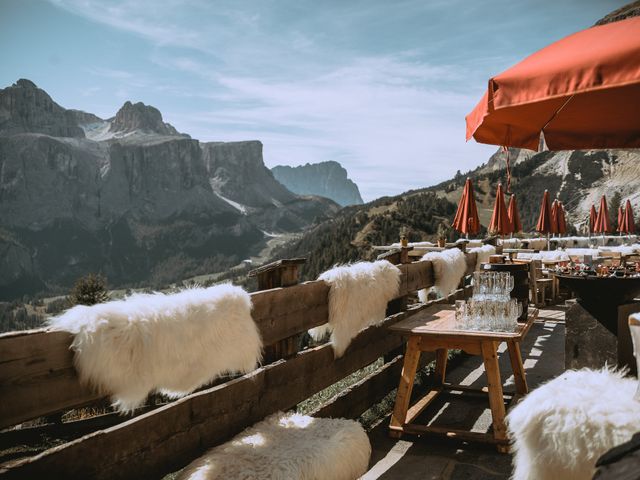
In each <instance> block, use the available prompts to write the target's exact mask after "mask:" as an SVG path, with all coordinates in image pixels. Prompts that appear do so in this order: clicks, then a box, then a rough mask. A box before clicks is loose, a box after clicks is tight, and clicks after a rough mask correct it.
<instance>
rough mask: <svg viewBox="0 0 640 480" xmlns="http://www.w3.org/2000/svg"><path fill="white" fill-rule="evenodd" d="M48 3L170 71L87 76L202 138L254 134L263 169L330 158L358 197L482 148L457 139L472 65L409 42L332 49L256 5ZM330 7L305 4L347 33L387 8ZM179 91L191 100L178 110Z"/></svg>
mask: <svg viewBox="0 0 640 480" xmlns="http://www.w3.org/2000/svg"><path fill="white" fill-rule="evenodd" d="M51 1H52V2H53V3H54V4H55V5H57V6H59V7H61V8H64V9H66V10H67V11H70V12H72V13H74V14H77V15H80V16H83V17H85V18H89V19H90V20H92V21H95V22H99V23H102V24H105V25H108V26H110V27H113V28H116V29H119V30H122V31H126V32H130V33H133V34H135V35H138V36H140V37H142V38H144V39H146V40H148V41H149V42H150V43H151V44H152V45H153V46H154V49H153V53H152V58H150V59H149V60H150V62H152V65H154V66H155V67H156V68H161V69H162V70H163V71H167V72H171V73H173V74H174V77H175V78H173V80H172V81H171V82H168V83H167V82H166V81H165V80H166V79H165V80H160V79H157V78H154V76H153V75H145V74H140V73H137V72H130V71H124V70H121V69H109V68H99V69H95V68H94V69H93V70H92V71H91V73H92V74H94V75H98V76H103V77H106V78H110V79H113V81H114V82H118V84H119V86H118V87H117V88H115V89H114V91H115V96H116V97H117V98H118V100H124V99H130V97H129V95H130V94H131V93H132V92H135V91H136V89H138V91H141V90H147V91H149V90H150V89H154V90H156V91H161V92H162V93H163V94H165V95H170V96H172V97H173V98H175V99H176V101H175V102H174V103H175V104H176V105H179V106H180V107H178V106H176V107H175V108H170V109H169V110H167V109H166V107H165V108H163V114H164V117H165V120H167V121H169V122H171V123H172V124H174V125H175V126H176V127H177V128H178V129H179V130H180V131H184V132H187V133H189V134H191V135H192V136H193V137H194V138H199V139H201V140H204V141H207V140H245V139H259V140H262V141H263V143H264V145H265V149H264V151H265V161H266V163H267V164H268V165H269V166H273V165H276V164H293V165H296V164H300V163H306V162H318V161H324V160H338V161H340V162H341V163H342V164H343V165H344V166H345V167H346V168H347V170H348V171H349V174H350V177H351V178H352V179H354V180H355V181H356V182H357V183H358V185H359V186H360V188H361V191H362V193H363V196H364V197H365V199H373V198H375V197H377V196H380V195H384V194H392V193H399V192H401V191H404V190H407V189H410V188H419V187H423V186H427V185H429V184H432V183H434V182H437V181H440V180H443V179H445V178H447V177H449V176H451V175H452V174H453V173H455V171H456V170H457V169H461V170H467V169H469V168H472V167H473V166H475V165H477V164H479V163H481V162H482V161H484V160H485V159H486V158H487V156H488V153H490V152H492V151H493V150H494V148H493V147H484V146H478V145H475V144H465V143H464V115H465V114H466V113H467V112H468V111H469V110H471V108H472V107H473V106H474V105H475V103H476V101H477V99H478V98H479V96H480V94H481V91H482V84H481V83H480V84H476V88H475V89H473V91H472V92H471V93H466V92H468V91H469V90H468V88H467V87H468V85H469V84H470V83H472V82H475V80H476V78H475V76H477V72H475V71H468V70H465V67H461V66H455V65H450V64H447V63H446V62H443V61H442V60H440V61H439V62H435V61H427V60H425V57H424V55H422V56H421V54H420V53H421V50H420V49H419V48H416V49H412V50H407V49H400V50H396V51H392V52H384V53H382V52H378V51H375V49H372V51H371V52H368V53H363V52H358V51H356V50H355V49H353V48H351V47H347V46H345V47H344V48H334V46H333V44H332V42H330V41H329V40H330V39H327V38H326V33H325V32H323V31H321V32H319V33H318V32H314V31H312V29H311V28H309V27H308V25H307V24H304V22H302V23H301V22H297V23H295V22H289V23H287V24H286V26H283V25H280V24H279V25H276V26H274V22H273V18H271V17H273V15H275V14H274V13H273V12H272V11H271V10H269V8H268V7H264V8H262V9H260V8H259V7H257V8H256V9H255V11H249V9H245V11H242V10H240V9H234V8H230V7H228V6H226V7H225V6H224V4H221V3H219V2H215V3H214V2H207V1H205V0H191V1H188V2H184V1H178V0H170V1H168V2H162V8H159V7H158V4H157V3H156V2H154V1H153V2H152V1H150V0H136V1H132V0H117V1H112V2H100V1H98V0H51ZM253 5H254V6H257V5H261V4H253ZM419 5H420V3H419V2H418V3H415V4H414V5H413V7H411V8H414V7H415V8H417V7H416V6H419ZM340 8H343V9H344V10H345V11H344V15H338V14H335V12H333V13H334V14H332V15H329V14H328V13H323V12H316V13H318V14H319V15H321V16H322V15H324V16H325V18H324V20H323V18H317V19H315V21H316V23H320V24H321V23H322V22H323V21H329V20H331V19H332V18H333V19H334V20H336V25H337V27H335V28H338V29H342V30H343V31H344V32H347V33H344V35H348V34H349V33H348V32H350V30H351V29H353V28H355V27H357V26H358V25H359V22H361V21H363V19H364V17H365V16H368V17H369V18H371V17H376V21H381V20H380V18H382V16H383V15H384V13H385V12H386V11H387V8H386V6H384V5H382V6H381V4H378V5H377V6H372V7H371V8H370V9H364V10H366V13H365V11H364V10H363V8H362V5H361V6H360V7H359V8H355V7H354V8H350V7H349V6H341V7H340ZM425 8H427V7H425ZM428 8H435V7H433V6H429V7H428ZM321 10H322V9H321ZM334 17H335V18H334ZM377 17H380V18H377ZM281 23H282V22H281ZM284 23H286V22H284ZM278 27H280V28H278ZM323 35H324V37H323ZM478 78H479V77H478ZM471 79H473V80H471ZM194 84H197V85H198V87H197V88H194V86H193V85H194ZM203 85H204V87H203ZM463 92H465V93H463ZM180 99H183V100H185V99H196V100H200V102H194V104H195V106H193V107H191V108H182V107H181V105H180V103H181V102H180V101H179V100H180Z"/></svg>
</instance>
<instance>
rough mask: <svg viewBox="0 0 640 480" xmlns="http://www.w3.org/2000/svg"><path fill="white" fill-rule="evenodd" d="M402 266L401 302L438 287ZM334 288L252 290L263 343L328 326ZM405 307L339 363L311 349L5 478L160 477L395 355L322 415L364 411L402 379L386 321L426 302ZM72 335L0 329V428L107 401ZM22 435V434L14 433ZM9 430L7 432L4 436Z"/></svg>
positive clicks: (422, 268)
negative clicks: (90, 384) (89, 384)
mask: <svg viewBox="0 0 640 480" xmlns="http://www.w3.org/2000/svg"><path fill="white" fill-rule="evenodd" d="M475 263H476V256H475V254H467V266H468V268H467V273H471V272H472V271H473V269H474V267H475ZM398 267H399V268H400V269H401V271H402V277H401V278H402V280H401V287H400V292H399V295H398V298H406V296H407V295H409V294H411V293H412V292H415V291H417V290H419V289H422V288H428V287H430V286H432V285H433V269H432V264H431V262H414V263H408V264H402V265H398ZM328 292H329V287H328V286H327V284H325V283H324V282H322V281H314V282H306V283H302V284H297V285H292V286H289V287H284V288H274V289H271V290H265V291H261V292H256V293H252V294H251V298H252V302H253V312H252V316H253V318H254V320H255V322H256V323H257V324H258V326H259V329H260V332H261V334H262V337H263V342H264V344H265V345H270V344H275V343H277V342H279V341H282V340H285V339H287V338H290V337H292V336H294V335H296V334H299V333H300V332H304V331H306V330H308V329H309V328H312V327H315V326H318V325H322V324H324V323H326V322H327V317H328ZM468 293H469V291H468V289H466V290H465V289H461V290H458V291H456V292H455V293H454V294H452V295H450V296H449V297H448V298H446V299H443V300H441V301H442V302H448V303H451V302H453V300H454V299H455V298H462V297H465V296H467V295H468ZM392 303H393V302H392ZM397 304H398V303H397V302H396V305H397ZM400 305H401V307H400V309H401V311H399V312H398V313H394V314H393V315H390V316H389V317H387V319H386V320H385V322H384V323H383V324H381V325H379V326H375V327H370V328H368V329H366V330H364V331H363V332H361V333H360V334H359V335H358V336H357V337H356V338H355V339H354V341H353V342H352V344H351V345H350V346H349V348H348V350H347V352H346V353H345V355H344V356H343V357H341V358H339V359H334V354H333V349H332V347H331V345H330V344H324V345H321V346H318V347H315V348H309V349H306V350H303V351H301V352H299V353H297V354H295V355H294V356H292V357H291V358H287V359H280V360H277V361H275V362H273V363H270V364H268V365H264V366H262V367H260V368H258V369H257V370H255V371H253V372H251V373H249V374H247V375H243V376H241V377H238V378H235V379H233V380H230V381H228V382H226V383H222V384H219V385H215V386H213V387H210V388H206V389H204V390H201V391H198V392H196V393H193V394H191V395H188V396H186V397H184V398H182V399H180V400H177V401H174V402H171V403H168V404H166V405H164V406H161V407H159V408H156V409H153V410H151V411H148V412H146V413H142V414H139V415H137V416H135V417H133V418H131V419H129V420H126V421H123V422H121V423H119V424H117V425H113V426H109V427H107V428H103V429H100V430H97V431H93V432H91V433H88V434H86V435H84V436H81V437H80V438H77V439H76V440H73V441H70V442H68V443H65V444H62V445H60V446H56V447H53V448H50V449H49V450H46V451H44V452H42V453H40V454H38V455H35V456H32V457H27V458H21V459H17V460H10V461H8V462H5V463H4V464H1V465H0V476H2V477H3V478H40V477H45V476H46V477H47V478H56V477H61V478H62V477H64V478H69V477H74V478H75V477H82V478H98V479H101V478H105V479H106V478H140V477H150V476H161V475H163V474H166V473H168V472H171V471H175V470H177V469H179V468H182V467H183V466H185V465H186V464H187V463H189V462H190V461H191V460H193V459H194V458H195V457H197V456H198V455H200V454H202V453H203V452H204V451H205V450H206V449H208V448H211V447H212V446H215V445H217V444H220V443H222V442H224V441H226V440H228V439H229V438H230V437H232V436H233V435H235V434H237V433H238V432H240V431H241V430H242V429H244V428H246V427H247V426H249V425H251V424H253V423H255V422H257V421H259V420H261V419H262V418H264V417H265V416H267V415H269V414H271V413H273V412H276V411H278V410H287V409H290V408H293V407H295V406H296V405H297V404H298V403H300V402H302V401H303V400H305V399H307V398H309V397H310V396H312V395H314V394H315V393H317V392H319V391H321V390H323V389H325V388H327V387H329V386H331V385H332V384H334V383H336V382H338V381H340V380H341V379H343V378H344V377H346V376H347V375H349V374H351V373H353V372H355V371H357V370H359V369H361V368H363V367H365V366H367V365H369V364H371V363H373V362H375V361H376V360H377V359H378V358H380V357H382V356H385V355H387V356H388V354H390V352H391V353H394V355H392V358H390V359H389V361H388V362H387V363H386V364H385V365H384V367H383V368H381V369H380V370H379V371H377V372H375V373H374V374H372V375H370V376H369V377H367V378H365V379H363V380H361V381H360V382H358V383H357V384H355V385H354V386H352V387H350V388H349V389H348V390H347V391H345V392H343V393H342V394H340V395H338V397H336V398H335V399H333V400H332V401H330V402H328V404H327V405H325V406H323V407H322V408H320V409H319V410H318V411H317V412H316V413H317V414H318V415H320V416H346V417H357V416H358V415H360V414H361V413H362V412H364V411H365V410H366V409H367V408H369V406H371V405H372V404H373V403H375V402H376V401H378V400H379V399H380V398H382V397H383V396H384V395H386V393H388V392H389V391H390V390H391V389H392V388H394V387H395V385H396V384H397V380H398V376H399V375H398V372H399V369H400V364H401V357H399V356H398V353H401V351H400V350H399V349H400V348H401V347H402V346H403V344H404V341H403V339H402V338H401V337H399V336H398V335H397V334H395V333H392V332H390V331H389V330H388V329H387V327H388V326H390V325H392V324H393V323H396V322H398V321H400V320H401V319H403V318H406V317H408V316H410V315H412V314H413V313H415V312H416V311H418V310H420V309H422V308H425V307H427V306H428V304H427V305H422V304H418V305H414V306H411V307H409V308H406V302H400ZM396 309H397V307H396ZM71 340H72V337H71V335H69V334H67V333H64V332H51V331H47V330H45V329H41V330H30V331H24V332H12V333H7V334H3V335H0V428H4V427H7V426H10V425H15V424H18V423H21V422H24V421H27V420H30V419H34V418H36V417H41V416H47V415H52V414H56V413H59V412H64V411H68V410H70V409H74V408H78V407H82V406H87V405H92V404H96V403H98V402H104V399H103V398H102V396H101V395H98V394H96V393H95V392H93V391H91V390H89V389H88V388H86V387H84V386H83V385H81V384H80V382H79V381H78V377H77V375H76V372H75V370H74V368H73V355H72V352H71V351H70V349H69V346H70V343H71ZM111 415H112V416H113V415H115V414H111ZM62 425H65V424H62ZM16 434H17V431H9V432H7V433H6V435H16ZM2 435H5V434H0V438H1V437H2Z"/></svg>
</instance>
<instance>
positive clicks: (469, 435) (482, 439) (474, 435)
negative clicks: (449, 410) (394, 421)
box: [395, 424, 509, 445]
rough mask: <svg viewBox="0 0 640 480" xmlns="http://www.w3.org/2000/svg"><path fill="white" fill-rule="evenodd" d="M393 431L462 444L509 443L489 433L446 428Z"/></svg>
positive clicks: (425, 427)
mask: <svg viewBox="0 0 640 480" xmlns="http://www.w3.org/2000/svg"><path fill="white" fill-rule="evenodd" d="M395 430H400V431H401V432H403V433H409V434H412V435H443V436H446V437H449V438H453V439H457V440H461V441H463V442H478V443H490V444H498V445H507V444H508V443H509V441H508V440H507V439H501V438H495V437H494V436H493V435H491V434H490V433H483V432H470V431H467V430H458V429H454V428H447V427H436V426H427V425H415V424H410V425H405V426H404V427H402V428H401V429H400V428H395Z"/></svg>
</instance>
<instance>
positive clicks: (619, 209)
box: [618, 205, 624, 233]
mask: <svg viewBox="0 0 640 480" xmlns="http://www.w3.org/2000/svg"><path fill="white" fill-rule="evenodd" d="M623 219H624V210H623V209H622V205H620V206H619V207H618V232H620V233H622V230H620V227H621V226H622V220H623Z"/></svg>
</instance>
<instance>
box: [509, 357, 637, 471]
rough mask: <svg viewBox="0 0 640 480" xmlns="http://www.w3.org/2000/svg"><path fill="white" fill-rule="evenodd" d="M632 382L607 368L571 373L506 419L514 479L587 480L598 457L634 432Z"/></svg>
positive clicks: (531, 396)
mask: <svg viewBox="0 0 640 480" xmlns="http://www.w3.org/2000/svg"><path fill="white" fill-rule="evenodd" d="M636 385H637V380H635V379H632V378H624V377H623V374H622V373H620V372H615V371H611V370H607V369H604V370H597V371H595V370H587V369H585V370H578V371H575V370H572V371H567V372H565V373H563V374H562V375H560V376H559V377H557V378H555V379H553V380H551V381H550V382H549V383H546V384H544V385H542V386H540V387H539V388H537V389H536V390H534V391H533V392H531V393H530V394H529V395H527V396H526V397H525V398H524V400H522V402H520V403H519V404H518V405H517V406H516V407H515V408H514V409H513V410H512V411H511V412H510V413H509V415H508V416H507V424H508V429H509V438H511V439H512V441H513V446H514V452H515V457H514V466H515V469H514V473H513V479H514V480H559V479H562V480H582V479H584V480H587V479H591V477H592V476H593V474H594V473H595V463H596V460H597V459H598V457H600V455H602V454H603V453H605V452H606V451H607V450H609V449H611V448H612V447H614V446H616V445H619V444H621V443H624V442H626V441H627V440H629V439H630V438H631V436H632V435H633V434H634V433H636V432H638V431H640V402H638V401H637V400H634V398H633V395H634V392H635V390H636Z"/></svg>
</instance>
